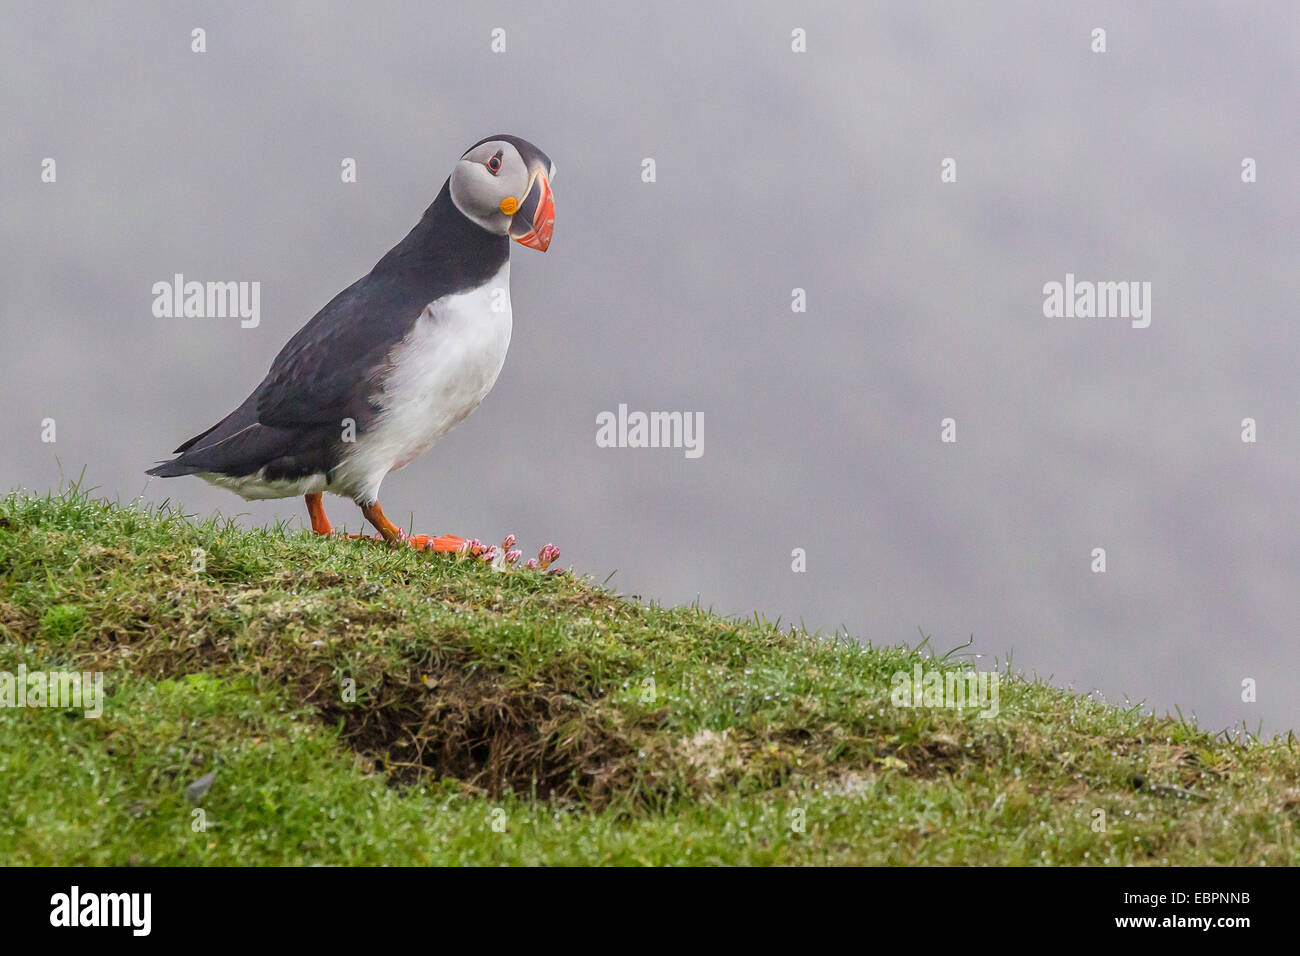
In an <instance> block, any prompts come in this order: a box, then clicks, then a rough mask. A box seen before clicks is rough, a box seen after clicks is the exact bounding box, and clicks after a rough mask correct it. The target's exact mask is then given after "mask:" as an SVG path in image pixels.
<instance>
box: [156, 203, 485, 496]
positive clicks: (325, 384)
mask: <svg viewBox="0 0 1300 956" xmlns="http://www.w3.org/2000/svg"><path fill="white" fill-rule="evenodd" d="M509 257H510V240H509V239H508V238H507V237H506V236H496V235H493V234H491V233H489V232H488V231H487V230H485V229H483V228H481V227H480V226H478V225H476V224H474V223H473V222H471V221H470V220H469V219H467V218H465V216H464V215H462V214H461V212H460V211H459V210H458V209H457V208H456V206H455V204H454V203H453V202H452V200H451V187H450V180H448V181H447V182H445V183H443V186H442V190H441V191H440V192H439V193H438V196H437V198H436V199H434V201H433V202H432V203H431V204H430V206H429V208H428V209H426V210H425V212H424V215H423V216H422V217H421V219H420V221H419V222H418V223H416V225H415V228H413V229H412V230H411V231H410V232H409V233H408V234H407V236H406V238H405V239H403V240H402V241H401V242H399V243H398V244H397V245H396V246H394V247H393V248H392V249H390V250H389V251H388V253H387V254H386V255H385V256H384V257H383V258H382V259H380V260H379V262H378V263H376V265H375V267H374V268H373V269H372V270H370V272H369V273H368V274H367V275H365V276H363V277H362V278H360V279H358V280H357V281H356V282H354V283H353V284H352V285H350V286H348V287H347V288H346V289H344V290H343V291H342V292H340V293H339V294H338V295H336V296H335V297H334V298H333V299H331V300H330V302H329V304H327V305H326V306H325V307H324V308H323V309H321V310H320V311H319V312H317V313H316V315H315V316H314V317H313V318H312V320H311V321H310V322H308V323H307V324H306V325H304V326H303V327H302V328H301V329H299V330H298V332H297V334H295V335H294V337H293V338H291V339H290V340H289V342H288V343H287V344H286V345H285V347H284V348H283V349H281V350H280V354H279V355H277V356H276V357H275V361H274V362H272V363H271V370H270V372H268V373H267V376H266V378H265V379H263V380H262V383H261V384H260V385H259V386H258V387H257V388H256V390H254V392H253V394H251V395H249V396H248V398H247V399H245V400H244V403H243V404H242V405H240V406H239V408H237V409H236V410H235V411H234V412H232V413H231V414H230V415H228V416H226V418H224V419H223V420H222V421H221V422H219V423H218V424H216V425H214V426H213V427H212V428H210V429H208V430H207V431H205V432H203V433H201V434H199V435H196V436H195V437H194V438H191V439H190V440H189V441H187V442H186V443H185V444H183V445H181V446H180V447H179V448H177V449H176V451H177V452H178V453H179V454H180V457H179V458H174V459H172V460H171V461H168V462H164V463H163V464H161V465H159V466H157V467H155V468H151V469H149V471H148V474H151V475H158V476H161V477H164V478H170V477H174V476H177V475H192V474H197V473H200V472H217V473H221V474H226V475H231V476H236V477H238V476H244V475H251V474H254V473H256V472H257V471H259V470H260V469H262V468H266V470H267V471H266V477H267V478H268V479H272V480H275V479H294V478H301V477H305V476H307V475H312V474H318V473H321V472H328V471H329V470H330V469H331V468H333V467H334V465H336V464H337V463H338V456H339V454H340V452H341V451H342V444H343V443H342V431H343V424H342V423H343V419H345V418H351V419H352V420H354V421H355V422H356V423H357V430H358V433H361V432H364V431H365V429H366V427H367V426H368V425H369V424H370V423H371V422H372V421H373V420H374V417H375V414H376V412H377V411H378V408H376V407H375V405H374V404H373V403H372V402H371V395H372V393H373V392H374V390H375V387H376V380H377V377H378V376H379V374H380V373H381V372H382V370H383V368H384V365H385V360H386V359H387V356H388V353H389V351H390V350H391V349H392V348H393V346H395V345H397V344H398V343H399V342H401V341H402V339H404V338H405V337H406V335H407V334H408V333H409V332H410V331H411V328H412V327H413V326H414V325H415V321H416V319H418V318H419V317H420V313H421V312H423V311H424V307H425V306H426V305H428V304H429V303H430V302H433V301H434V300H436V299H440V298H442V297H443V296H446V295H451V294H454V293H457V292H464V291H468V290H470V289H476V288H478V287H479V286H481V285H483V284H484V283H486V282H487V281H488V279H490V278H492V276H494V275H495V274H496V273H497V272H498V271H499V270H500V269H501V267H502V266H503V265H505V262H506V260H507V259H508V258H509Z"/></svg>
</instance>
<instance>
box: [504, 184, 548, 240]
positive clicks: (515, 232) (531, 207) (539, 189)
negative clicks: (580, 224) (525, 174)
mask: <svg viewBox="0 0 1300 956" xmlns="http://www.w3.org/2000/svg"><path fill="white" fill-rule="evenodd" d="M554 227H555V199H554V198H553V197H552V196H551V183H550V180H548V179H547V178H546V173H544V172H542V171H541V170H540V169H539V170H537V171H536V172H534V173H533V178H532V179H530V180H529V181H528V194H527V195H526V196H525V197H524V201H523V202H521V203H520V204H519V208H518V209H516V210H515V214H514V218H513V219H511V221H510V238H511V239H513V240H514V241H515V242H517V243H519V244H520V245H523V246H527V247H528V248H529V249H538V250H540V251H542V252H545V251H546V247H547V246H549V245H550V244H551V230H552V229H553V228H554Z"/></svg>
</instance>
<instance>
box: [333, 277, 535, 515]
mask: <svg viewBox="0 0 1300 956" xmlns="http://www.w3.org/2000/svg"><path fill="white" fill-rule="evenodd" d="M511 327H512V314H511V310H510V263H509V262H508V261H507V262H506V263H505V265H503V266H502V267H501V269H500V271H498V272H497V274H496V275H494V276H493V277H492V278H491V279H489V280H488V281H487V282H486V283H485V284H484V285H482V286H480V287H479V288H477V289H472V290H470V291H468V292H462V293H458V294H456V295H449V296H444V297H443V298H441V299H438V300H436V301H434V302H430V303H429V304H428V305H427V306H425V307H424V311H423V312H422V313H421V314H420V318H419V319H418V320H416V323H415V326H414V327H413V328H412V329H411V331H410V333H408V335H407V336H406V338H405V339H404V340H403V341H402V342H401V343H400V344H399V345H397V346H396V347H395V348H394V349H393V351H392V352H391V353H389V362H390V365H389V370H388V372H387V375H386V377H385V378H384V379H383V381H382V388H381V392H380V394H379V396H378V404H379V405H380V407H381V408H382V411H381V412H380V414H379V416H378V417H377V418H376V420H375V422H374V423H373V424H372V425H371V426H370V427H369V428H368V429H367V430H366V433H365V434H363V435H359V436H358V437H357V441H356V449H355V451H354V452H353V453H352V454H351V455H349V456H347V457H346V458H345V459H344V460H343V462H342V463H341V464H340V465H339V467H338V469H337V470H336V471H335V472H334V475H333V478H332V480H331V481H330V488H331V489H332V490H338V491H339V492H340V493H342V494H348V495H353V496H361V497H366V498H370V499H373V498H374V497H377V496H378V493H379V483H380V482H381V481H382V480H383V478H384V475H386V474H388V472H390V471H393V470H395V469H397V468H401V467H402V466H403V465H406V464H408V463H410V462H411V461H413V460H414V459H416V458H418V457H419V456H420V455H422V454H424V453H425V452H426V451H428V450H429V448H430V447H432V445H433V443H434V442H436V441H437V440H438V439H439V438H441V437H442V436H443V435H445V434H446V433H447V432H449V431H450V430H451V429H452V428H454V427H455V426H456V425H458V424H459V423H460V422H461V421H462V420H463V419H464V418H465V416H466V415H468V414H469V413H470V412H472V411H473V410H474V409H475V408H476V407H477V406H478V404H479V402H481V401H483V399H484V398H485V397H486V396H487V393H488V392H489V391H491V390H492V386H493V385H494V384H496V380H497V376H498V375H499V374H500V373H501V367H502V366H503V365H504V364H505V360H506V350H507V349H508V348H509V347H510V331H511Z"/></svg>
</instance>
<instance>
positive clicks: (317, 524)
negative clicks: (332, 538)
mask: <svg viewBox="0 0 1300 956" xmlns="http://www.w3.org/2000/svg"><path fill="white" fill-rule="evenodd" d="M305 497H306V499H307V514H309V515H311V530H312V531H315V532H316V533H317V534H332V533H333V532H334V529H333V527H331V526H330V519H329V518H327V517H325V505H324V504H322V503H321V493H320V492H319V491H318V492H316V493H315V494H314V495H306V496H305Z"/></svg>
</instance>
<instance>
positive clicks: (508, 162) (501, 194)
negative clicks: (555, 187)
mask: <svg viewBox="0 0 1300 956" xmlns="http://www.w3.org/2000/svg"><path fill="white" fill-rule="evenodd" d="M524 146H525V147H526V148H530V149H531V150H532V151H533V152H535V153H536V154H537V155H536V157H534V159H533V161H532V162H531V163H530V162H528V161H526V160H525V159H524V157H523V156H522V155H520V152H519V149H518V148H516V147H515V145H514V144H513V143H509V142H506V141H505V140H489V141H488V142H485V143H479V144H478V145H477V146H475V147H474V148H472V149H471V150H470V151H469V152H468V153H466V154H465V155H464V156H462V157H461V158H460V161H459V162H458V163H456V168H455V169H453V170H452V171H451V201H452V202H453V203H455V204H456V208H457V209H459V210H460V211H461V213H462V214H464V216H465V217H466V218H467V219H469V220H471V221H473V222H476V223H478V225H480V226H482V227H483V228H484V229H486V230H487V231H488V232H490V233H493V234H494V235H498V236H504V235H509V236H510V238H511V239H514V240H515V241H516V242H519V243H522V244H523V245H526V246H528V247H530V248H532V249H540V250H542V251H543V252H544V251H546V247H547V246H549V245H550V243H551V228H552V225H553V224H554V221H555V204H554V201H553V199H552V198H551V185H550V180H551V177H552V176H553V175H554V174H555V165H554V164H553V163H551V162H550V160H549V159H547V158H546V157H545V156H544V155H543V154H542V153H541V151H540V150H536V149H535V148H534V147H530V146H529V144H528V143H524Z"/></svg>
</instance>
